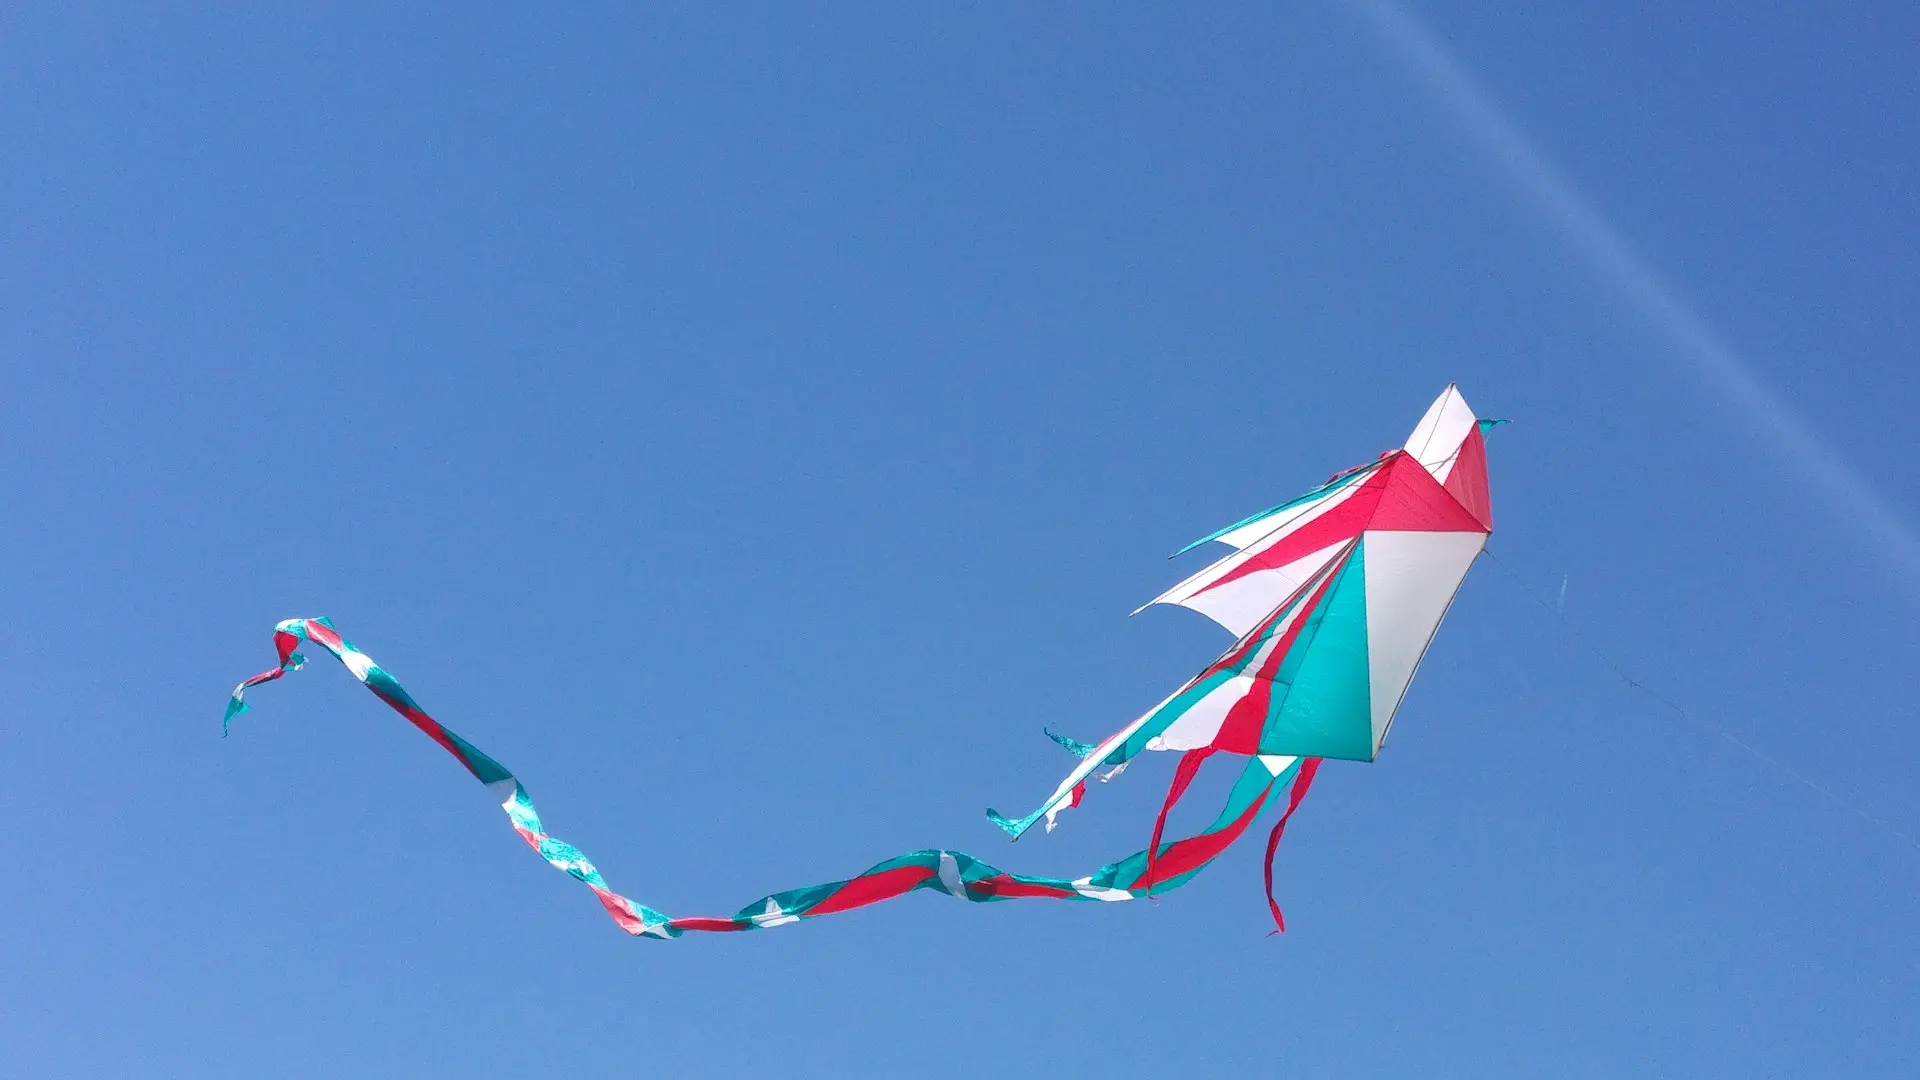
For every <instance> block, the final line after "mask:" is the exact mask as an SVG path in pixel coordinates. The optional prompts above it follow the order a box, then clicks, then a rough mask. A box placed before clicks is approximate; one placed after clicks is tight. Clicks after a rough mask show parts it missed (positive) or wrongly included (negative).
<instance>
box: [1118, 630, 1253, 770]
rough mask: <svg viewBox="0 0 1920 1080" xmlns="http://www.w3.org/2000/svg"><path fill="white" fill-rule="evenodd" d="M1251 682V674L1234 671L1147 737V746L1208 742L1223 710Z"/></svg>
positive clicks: (1242, 694)
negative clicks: (1164, 725)
mask: <svg viewBox="0 0 1920 1080" xmlns="http://www.w3.org/2000/svg"><path fill="white" fill-rule="evenodd" d="M1267 651H1271V650H1270V649H1269V650H1267ZM1253 684H1254V679H1253V677H1252V676H1249V675H1236V676H1234V677H1233V678H1231V679H1228V680H1227V681H1226V682H1223V683H1221V684H1220V685H1219V686H1216V687H1214V688H1213V689H1212V690H1210V691H1208V693H1207V696H1205V697H1203V698H1201V699H1200V700H1199V701H1196V702H1194V703H1193V705H1192V706H1191V707H1189V708H1188V709H1187V711H1186V712H1183V713H1181V714H1180V719H1178V720H1175V721H1174V722H1173V723H1172V724H1171V725H1169V726H1168V727H1167V730H1165V731H1163V732H1161V733H1160V734H1158V735H1156V736H1154V737H1153V738H1151V739H1149V740H1147V749H1149V750H1198V749H1200V748H1201V747H1203V746H1212V745H1213V739H1214V736H1216V735H1218V734H1220V725H1221V724H1223V723H1225V722H1226V720H1227V713H1228V712H1229V711H1231V710H1232V709H1233V705H1234V702H1237V701H1239V700H1240V699H1241V698H1243V697H1246V696H1247V694H1248V693H1249V692H1250V691H1252V690H1253Z"/></svg>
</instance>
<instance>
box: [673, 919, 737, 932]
mask: <svg viewBox="0 0 1920 1080" xmlns="http://www.w3.org/2000/svg"><path fill="white" fill-rule="evenodd" d="M667 925H668V926H671V927H673V928H674V929H675V930H707V931H711V932H714V933H721V934H724V933H726V932H728V931H730V930H745V929H747V928H748V927H749V926H752V925H753V924H752V923H737V922H734V921H733V920H732V919H714V918H709V917H707V916H704V915H696V916H694V917H692V918H688V919H673V920H670V921H669V922H668V923H667Z"/></svg>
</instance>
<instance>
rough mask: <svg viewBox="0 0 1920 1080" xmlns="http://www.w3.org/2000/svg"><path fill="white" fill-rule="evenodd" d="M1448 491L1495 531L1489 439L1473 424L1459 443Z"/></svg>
mask: <svg viewBox="0 0 1920 1080" xmlns="http://www.w3.org/2000/svg"><path fill="white" fill-rule="evenodd" d="M1447 494H1449V495H1452V496H1453V498H1454V501H1455V502H1458V503H1459V504H1460V505H1461V506H1463V507H1465V508H1466V511H1467V513H1469V514H1472V515H1473V519H1474V520H1475V521H1478V522H1479V523H1480V527H1481V528H1484V529H1486V530H1487V531H1488V532H1492V531H1493V494H1492V492H1491V490H1490V489H1489V488H1488V486H1487V440H1486V438H1485V437H1483V436H1482V435H1481V434H1480V426H1479V425H1478V424H1475V425H1474V428H1473V431H1472V433H1471V434H1469V435H1468V436H1467V441H1466V442H1463V443H1461V444H1460V456H1459V457H1457V458H1455V459H1454V461H1453V471H1452V472H1450V473H1448V474H1447Z"/></svg>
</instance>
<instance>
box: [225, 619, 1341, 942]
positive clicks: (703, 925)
mask: <svg viewBox="0 0 1920 1080" xmlns="http://www.w3.org/2000/svg"><path fill="white" fill-rule="evenodd" d="M301 641H311V642H314V643H316V644H318V645H320V646H321V647H323V648H325V649H326V650H327V651H328V652H331V653H332V654H333V655H334V656H335V657H337V658H338V659H339V660H340V662H341V664H343V665H345V666H346V668H347V670H349V671H351V672H353V674H354V676H355V677H356V678H358V679H359V680H360V682H361V683H362V684H364V685H365V686H366V687H367V689H369V690H371V691H373V693H374V695H375V696H377V697H379V698H380V700H382V701H384V702H386V703H387V705H388V706H389V707H390V708H392V709H393V710H394V711H395V712H398V713H399V714H400V715H401V716H404V717H406V719H407V720H408V722H410V723H412V724H413V725H414V726H415V727H417V728H419V729H420V730H421V731H422V732H424V733H425V734H426V735H427V736H428V737H429V738H431V739H433V740H434V741H435V742H437V743H439V744H440V746H441V747H442V748H443V749H445V750H446V751H447V752H448V753H450V754H452V755H453V756H454V758H455V759H457V760H458V761H459V762H460V764H461V765H462V766H464V767H465V768H466V770H467V771H468V772H470V773H472V774H473V776H474V778H475V779H477V780H479V781H480V782H481V783H482V784H485V785H486V787H487V789H488V790H489V791H491V792H493V794H494V795H495V796H497V797H498V798H499V799H500V800H501V802H500V805H501V808H502V809H504V810H505V811H506V812H507V817H508V818H509V820H511V821H512V823H513V829H514V832H516V833H518V834H519V835H520V838H521V839H523V840H525V841H526V842H527V845H528V846H529V847H532V848H533V849H534V850H535V851H537V852H539V853H540V857H541V858H543V859H545V860H546V861H547V862H548V863H549V864H550V865H552V866H553V867H555V868H556V869H559V870H562V871H565V872H566V873H567V874H568V875H569V876H571V877H573V878H574V879H575V880H578V881H580V882H581V883H582V884H584V885H586V886H587V887H588V888H589V889H592V890H593V894H594V897H595V898H596V899H598V900H599V901H600V904H601V906H602V907H604V908H606V910H607V914H608V915H610V916H612V917H613V920H614V922H615V923H617V924H619V926H620V928H621V929H622V930H625V931H626V932H627V933H629V934H631V935H633V936H635V937H655V938H677V937H679V936H680V935H682V934H684V933H687V932H690V931H706V932H733V931H740V930H758V929H763V928H767V927H774V926H784V925H787V924H789V923H795V922H799V921H801V920H803V919H810V918H816V917H818V916H821V915H832V914H835V913H838V912H842V911H850V910H852V909H854V908H859V907H865V906H867V905H868V904H874V903H878V902H880V901H882V900H890V899H892V898H894V897H896V896H902V895H904V894H906V893H909V892H913V891H915V890H918V889H930V890H937V891H940V892H944V893H946V894H948V895H950V896H954V897H957V898H959V899H962V900H967V901H971V902H973V903H994V902H997V901H1001V900H1017V899H1023V898H1029V897H1047V898H1052V899H1060V900H1092V901H1121V900H1133V899H1137V898H1139V897H1141V896H1144V895H1147V894H1148V892H1150V891H1152V890H1154V889H1156V888H1157V889H1158V890H1159V891H1161V892H1165V891H1167V890H1168V889H1172V888H1176V887H1178V886H1180V885H1183V884H1185V883H1186V882H1187V881H1188V880H1190V879H1191V878H1192V877H1193V876H1194V875H1195V874H1197V873H1198V872H1199V871H1200V870H1201V869H1203V868H1204V867H1205V866H1206V865H1207V864H1208V863H1210V862H1212V861H1213V860H1214V859H1215V858H1216V857H1218V856H1219V854H1220V853H1221V852H1222V851H1224V850H1226V848H1227V847H1228V845H1230V844H1232V843H1233V842H1234V841H1235V840H1237V839H1239V838H1240V836H1241V835H1242V834H1243V833H1245V832H1246V830H1247V828H1248V827H1249V826H1250V825H1252V824H1253V821H1254V819H1256V818H1257V817H1259V815H1260V811H1261V809H1262V808H1263V807H1264V806H1265V804H1266V802H1267V799H1268V797H1269V795H1271V793H1272V791H1273V789H1274V787H1275V786H1276V785H1278V784H1281V783H1285V782H1286V780H1287V779H1289V778H1290V777H1292V776H1294V775H1295V774H1296V773H1298V774H1299V775H1300V781H1299V782H1297V783H1296V784H1295V786H1294V794H1293V803H1292V805H1291V806H1289V808H1288V813H1289V814H1291V813H1292V807H1293V806H1297V805H1298V804H1299V800H1300V797H1301V796H1302V795H1304V794H1305V785H1306V782H1307V781H1308V780H1309V779H1310V778H1311V775H1312V774H1311V771H1310V769H1303V768H1302V767H1301V766H1300V764H1299V763H1298V762H1293V761H1291V759H1276V758H1270V757H1269V758H1254V759H1251V760H1249V761H1248V762H1247V766H1246V769H1245V770H1244V771H1243V772H1242V773H1241V776H1240V779H1239V780H1238V781H1236V782H1235V784H1234V786H1233V789H1232V791H1231V792H1230V793H1229V794H1228V797H1227V805H1226V806H1225V807H1224V808H1223V809H1222V810H1221V811H1220V815H1219V817H1218V818H1216V819H1215V821H1214V822H1213V824H1212V825H1210V826H1208V827H1207V828H1206V829H1205V830H1203V831H1202V832H1200V833H1198V834H1196V835H1194V836H1191V837H1187V838H1185V839H1181V840H1175V841H1173V842H1171V843H1168V844H1164V845H1162V844H1160V843H1159V830H1158V828H1156V831H1155V838H1154V844H1153V846H1152V847H1151V848H1149V849H1148V850H1146V851H1140V852H1136V853H1134V854H1133V855H1130V856H1128V857H1127V858H1125V859H1122V860H1120V861H1118V862H1115V863H1110V864H1108V865H1107V866H1104V867H1101V868H1100V869H1099V870H1098V871H1096V872H1094V873H1092V874H1089V875H1087V876H1086V877H1082V878H1074V879H1066V878H1050V877H1036V876H1033V875H1028V874H1014V873H1008V872H1007V871H1004V870H1001V869H1000V868H998V867H995V866H992V865H989V864H988V863H986V862H983V861H981V860H980V859H977V858H974V857H973V856H971V855H968V854H966V853H965V852H959V851H948V850H945V849H939V848H929V849H926V850H922V851H914V852H909V853H908V854H905V855H900V856H897V857H895V858H892V859H888V860H886V861H885V862H882V863H879V864H877V865H875V866H873V867H871V868H869V869H867V870H866V871H864V872H863V873H861V874H858V875H856V876H855V877H852V878H849V879H847V880H845V881H835V882H831V883H829V884H826V885H815V886H811V887H809V888H804V889H791V890H788V891H786V892H780V893H774V894H773V895H771V896H766V897H763V898H761V899H760V900H757V901H755V902H754V903H752V904H749V905H747V906H746V907H745V908H742V909H741V910H740V911H739V912H736V913H735V914H733V915H732V916H728V917H693V918H673V917H671V916H668V915H665V914H663V913H661V912H659V911H655V910H654V909H652V908H650V907H647V906H646V905H644V904H640V903H636V902H634V901H632V900H629V899H628V898H626V897H624V896H622V895H620V894H619V893H617V892H614V891H613V890H612V889H611V888H609V887H608V885H607V882H606V879H605V878H604V877H602V876H601V874H600V871H599V869H598V868H596V867H595V866H594V865H593V862H592V860H590V859H588V858H587V856H586V854H585V853H584V852H582V851H581V850H580V849H579V848H576V847H574V846H573V845H572V844H569V843H567V842H566V841H564V840H561V839H559V838H557V837H554V836H550V835H548V834H547V832H546V829H545V827H544V826H542V824H541V822H540V813H539V811H538V810H537V809H535V807H534V804H533V799H532V797H530V796H529V795H528V794H527V790H526V788H524V787H522V786H521V784H520V782H519V780H517V779H515V778H514V776H513V774H512V773H510V772H508V771H507V769H506V767H505V766H503V765H501V764H500V763H499V762H497V761H495V760H493V759H492V758H490V757H488V756H487V755H486V754H485V753H483V752H481V751H480V749H479V748H478V747H475V746H474V745H473V744H471V743H469V742H467V741H466V740H465V739H462V738H461V737H460V736H459V735H456V734H455V733H453V732H452V731H449V730H447V729H446V728H445V727H442V726H441V725H440V723H439V722H438V721H436V720H434V719H433V717H431V716H429V715H427V713H426V712H425V711H424V710H422V709H421V708H420V706H419V705H418V704H417V703H416V702H414V700H413V698H412V697H411V696H409V695H408V694H407V692H406V690H405V689H404V688H402V687H401V685H400V683H399V681H398V680H396V679H394V677H393V676H391V675H389V674H387V672H386V671H385V670H383V669H382V668H381V667H380V666H379V665H378V664H376V663H374V661H373V658H372V657H369V656H368V655H367V654H366V653H363V652H361V651H360V650H359V649H357V648H355V647H354V645H353V644H352V643H351V642H349V641H347V640H346V639H345V638H343V637H342V636H340V633H339V632H338V631H337V630H335V629H334V627H333V624H332V623H330V622H328V621H327V620H325V619H288V620H286V621H284V622H282V623H280V624H279V625H278V626H276V627H274V645H275V648H276V649H277V650H278V652H279V655H280V666H278V667H276V668H274V669H273V670H271V671H266V672H262V673H261V674H259V675H256V676H254V677H253V678H251V679H248V680H247V681H246V682H244V683H241V684H240V685H239V686H238V687H236V688H235V689H234V691H233V697H232V699H231V700H230V701H229V702H228V704H227V711H226V718H225V721H224V722H223V725H222V726H223V730H224V728H225V723H227V722H231V721H232V720H233V718H234V717H236V716H239V715H240V714H241V713H243V712H245V711H246V710H247V704H246V701H245V699H244V695H245V693H246V691H247V690H248V689H249V688H251V687H254V686H258V685H259V684H261V683H264V682H271V681H273V680H275V679H278V678H280V677H281V676H283V675H285V674H286V673H288V672H290V671H296V670H298V669H299V668H300V667H301V665H302V663H303V661H302V659H301V657H300V655H299V654H298V653H296V652H294V649H295V648H296V647H297V646H298V645H299V643H300V642H301ZM1280 760H1288V761H1289V762H1290V763H1289V764H1287V765H1285V766H1284V767H1276V766H1275V764H1274V763H1275V762H1276V761H1280ZM1313 764H1314V765H1317V764H1318V762H1313ZM1282 824H1284V819H1283V820H1282ZM1278 837H1279V833H1278V830H1276V831H1275V833H1274V837H1273V839H1272V840H1270V841H1269V849H1268V853H1269V857H1271V854H1272V846H1273V845H1274V844H1276V843H1278ZM1268 896H1269V902H1271V896H1272V872H1271V867H1269V871H1268ZM1275 910H1276V912H1277V910H1278V909H1277V908H1276V909H1275Z"/></svg>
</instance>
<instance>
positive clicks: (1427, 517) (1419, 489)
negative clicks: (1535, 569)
mask: <svg viewBox="0 0 1920 1080" xmlns="http://www.w3.org/2000/svg"><path fill="white" fill-rule="evenodd" d="M1380 472H1381V474H1382V475H1385V476H1387V477H1388V480H1387V484H1386V490H1385V491H1383V492H1382V493H1381V495H1380V500H1379V504H1378V507H1377V508H1376V509H1375V510H1374V512H1373V519H1372V520H1371V521H1369V522H1367V526H1366V527H1367V528H1369V529H1377V530H1380V531H1391V532H1486V531H1487V530H1486V528H1485V527H1484V526H1482V525H1481V524H1480V522H1479V521H1477V520H1475V519H1474V516H1473V515H1472V514H1470V513H1468V512H1467V508H1466V507H1464V506H1461V505H1460V503H1459V501H1458V500H1456V499H1455V498H1454V497H1453V496H1452V495H1450V494H1448V493H1447V490H1446V489H1445V488H1443V487H1441V486H1440V482H1439V481H1438V480H1435V479H1434V478H1433V474H1432V473H1430V472H1428V471H1427V470H1426V467H1425V466H1423V465H1421V464H1420V463H1419V462H1418V461H1415V460H1414V459H1413V458H1411V457H1407V456H1402V457H1400V458H1397V459H1395V460H1394V461H1392V462H1389V463H1388V465H1387V467H1386V468H1384V469H1382V470H1380ZM1369 482H1371V481H1369Z"/></svg>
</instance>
